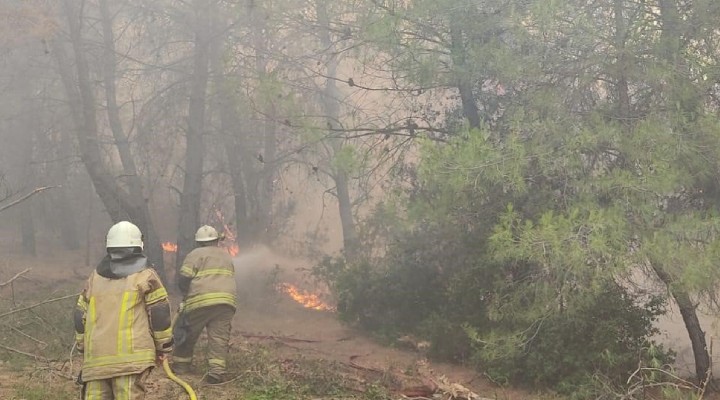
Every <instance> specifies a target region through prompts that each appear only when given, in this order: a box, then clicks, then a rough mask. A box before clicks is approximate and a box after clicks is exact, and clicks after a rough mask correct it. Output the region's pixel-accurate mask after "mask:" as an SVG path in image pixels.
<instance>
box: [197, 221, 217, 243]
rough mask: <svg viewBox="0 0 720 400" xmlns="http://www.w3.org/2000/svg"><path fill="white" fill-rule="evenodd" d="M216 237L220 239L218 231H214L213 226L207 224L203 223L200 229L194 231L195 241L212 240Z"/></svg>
mask: <svg viewBox="0 0 720 400" xmlns="http://www.w3.org/2000/svg"><path fill="white" fill-rule="evenodd" d="M218 239H220V235H218V231H216V230H215V228H213V227H212V226H209V225H203V226H201V227H200V229H198V230H197V232H195V241H196V242H212V241H213V240H218Z"/></svg>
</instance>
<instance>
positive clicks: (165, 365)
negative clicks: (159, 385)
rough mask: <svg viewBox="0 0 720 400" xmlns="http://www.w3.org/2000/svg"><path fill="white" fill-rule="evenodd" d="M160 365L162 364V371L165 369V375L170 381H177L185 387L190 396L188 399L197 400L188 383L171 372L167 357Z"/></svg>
mask: <svg viewBox="0 0 720 400" xmlns="http://www.w3.org/2000/svg"><path fill="white" fill-rule="evenodd" d="M162 366H163V371H165V375H167V376H168V378H170V380H171V381H173V382H175V383H177V384H178V385H180V386H181V387H182V388H183V389H185V391H186V392H187V394H188V396H190V400H197V396H196V395H195V391H194V390H193V388H192V387H191V386H190V385H188V383H187V382H185V381H184V380H182V379H180V378H178V376H177V375H175V373H173V372H172V369H170V363H168V360H167V358H166V359H164V360H163V363H162Z"/></svg>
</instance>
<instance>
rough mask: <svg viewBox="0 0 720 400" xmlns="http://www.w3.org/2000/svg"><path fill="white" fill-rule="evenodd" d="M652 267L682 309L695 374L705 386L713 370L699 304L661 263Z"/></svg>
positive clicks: (709, 381)
mask: <svg viewBox="0 0 720 400" xmlns="http://www.w3.org/2000/svg"><path fill="white" fill-rule="evenodd" d="M652 268H653V270H654V271H655V273H656V274H657V276H658V277H659V278H660V280H661V281H662V282H663V283H664V284H665V285H667V287H668V289H669V290H670V294H671V295H672V297H673V299H675V302H676V303H677V305H678V308H679V309H680V315H682V318H683V322H684V323H685V329H687V332H688V336H689V337H690V343H691V344H692V349H693V355H694V356H695V376H696V378H697V380H698V382H700V385H701V386H703V387H704V386H705V385H706V384H708V383H711V380H712V370H711V363H710V355H709V353H708V349H707V342H706V341H705V332H703V331H702V327H701V326H700V320H699V319H698V316H697V306H696V305H695V304H694V303H693V302H692V300H691V299H690V295H689V294H688V293H687V292H686V291H684V290H682V289H679V288H678V287H677V285H676V284H675V279H674V278H673V277H672V276H671V275H670V274H669V273H668V272H667V271H665V270H664V269H663V267H662V266H660V264H657V263H652Z"/></svg>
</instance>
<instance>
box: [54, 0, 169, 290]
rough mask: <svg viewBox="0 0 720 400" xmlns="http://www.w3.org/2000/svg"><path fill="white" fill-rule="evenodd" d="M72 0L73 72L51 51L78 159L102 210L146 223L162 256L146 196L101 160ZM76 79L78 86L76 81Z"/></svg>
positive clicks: (60, 51) (66, 1)
mask: <svg viewBox="0 0 720 400" xmlns="http://www.w3.org/2000/svg"><path fill="white" fill-rule="evenodd" d="M76 6H77V3H76V2H74V1H73V0H63V8H64V11H65V16H66V18H67V21H68V27H69V33H70V35H69V36H70V44H71V47H72V50H73V56H74V57H73V58H74V61H75V68H76V70H75V72H73V68H72V64H71V63H70V61H69V60H68V58H67V55H66V54H65V49H64V47H63V46H62V44H60V43H58V42H57V41H53V42H52V46H53V53H54V55H55V59H56V61H57V63H58V72H59V74H60V78H61V81H62V83H63V86H64V88H65V92H66V95H67V97H68V100H69V106H70V111H71V115H72V117H73V121H74V123H75V129H74V130H75V132H76V136H77V140H78V145H79V148H80V159H81V160H82V162H83V164H84V165H85V169H86V170H87V172H88V175H89V176H90V179H91V181H92V183H93V186H94V187H95V192H96V193H97V194H98V196H99V197H100V200H101V201H102V202H103V205H104V206H105V211H106V212H107V213H108V214H109V215H110V218H111V219H112V221H113V222H118V221H122V220H125V219H129V220H130V221H133V223H135V224H137V225H138V226H140V227H141V229H142V227H145V229H146V230H145V232H144V234H145V235H146V237H147V238H148V239H149V241H148V248H149V253H150V254H149V255H150V256H151V257H150V259H151V261H153V260H157V257H160V258H161V257H162V251H161V250H160V251H158V248H159V242H157V243H156V242H155V240H156V239H153V238H154V237H157V235H156V234H155V232H154V230H153V229H152V225H151V224H149V222H148V220H147V218H146V217H147V214H146V213H145V212H143V205H144V204H145V199H144V198H142V196H141V197H140V198H137V197H133V196H132V195H131V194H129V193H127V192H126V191H125V190H124V189H123V188H122V187H121V186H120V185H119V184H118V182H117V181H116V180H115V178H114V177H113V175H112V173H111V171H110V169H109V168H108V166H107V165H106V164H105V161H104V160H103V156H102V154H103V149H102V148H101V147H100V145H99V140H98V137H99V131H98V125H97V104H96V100H95V93H94V90H93V87H92V84H91V82H92V78H91V75H90V67H89V65H88V62H87V59H86V58H85V53H84V50H85V49H84V41H83V38H82V25H81V22H82V18H83V17H82V14H81V12H80V10H79V9H78V8H77V7H76ZM75 82H77V86H76V83H75ZM155 262H157V261H155ZM156 268H157V269H158V273H159V274H160V275H161V277H162V278H164V275H165V274H164V269H163V268H162V263H161V261H160V263H158V264H156Z"/></svg>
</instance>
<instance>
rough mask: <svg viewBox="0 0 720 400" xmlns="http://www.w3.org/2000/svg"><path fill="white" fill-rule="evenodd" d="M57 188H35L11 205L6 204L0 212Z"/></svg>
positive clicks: (0, 208)
mask: <svg viewBox="0 0 720 400" xmlns="http://www.w3.org/2000/svg"><path fill="white" fill-rule="evenodd" d="M58 187H60V186H59V185H58V186H43V187H39V188H36V189H35V190H33V191H32V192H30V193H28V194H26V195H25V196H23V197H21V198H19V199H17V200H15V201H13V202H11V203H9V204H6V205H4V206H2V207H0V212H3V211H5V210H7V209H8V208H10V207H13V206H16V205H18V204H20V203H22V202H23V201H25V200H27V199H29V198H30V197H32V196H34V195H36V194H38V193H40V192H44V191H46V190H48V189H53V188H58Z"/></svg>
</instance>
